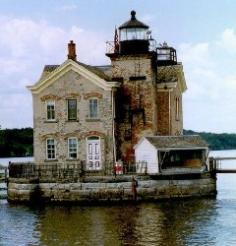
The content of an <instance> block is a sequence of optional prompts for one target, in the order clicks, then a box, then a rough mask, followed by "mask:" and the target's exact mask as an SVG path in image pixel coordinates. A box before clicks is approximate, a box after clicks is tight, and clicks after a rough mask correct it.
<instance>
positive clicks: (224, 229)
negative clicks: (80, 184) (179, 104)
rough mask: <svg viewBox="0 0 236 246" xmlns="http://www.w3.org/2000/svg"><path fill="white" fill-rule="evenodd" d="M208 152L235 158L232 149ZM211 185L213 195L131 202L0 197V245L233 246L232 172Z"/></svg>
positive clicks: (235, 199)
mask: <svg viewBox="0 0 236 246" xmlns="http://www.w3.org/2000/svg"><path fill="white" fill-rule="evenodd" d="M211 155H214V156H236V150H232V151H216V152H212V153H211ZM19 160H20V159H19ZM6 161H9V160H6V159H0V164H3V162H4V163H6ZM223 165H225V166H228V167H230V166H231V167H232V166H233V165H235V166H236V162H232V161H227V162H224V163H223ZM217 186H218V195H217V198H216V199H206V198H198V199H189V200H185V201H169V202H155V203H141V204H136V205H134V204H130V205H127V204H126V205H112V206H108V205H107V206H55V205H53V206H52V205H51V206H49V205H48V206H46V207H40V208H39V207H29V206H23V205H11V204H8V203H7V201H6V200H4V199H2V200H0V245H1V246H2V245H3V246H5V245H7V246H8V245H9V246H15V245H16V246H21V245H50V246H51V245H52V246H53V245H56V246H60V245H63V246H64V245H70V246H71V245H94V246H96V245H99V246H100V245H108V246H113V245H132V246H133V245H147V246H150V245H155V246H156V245H163V246H175V245H176V246H177V245H191V246H195V245H196V246H197V245H207V246H209V245H220V246H222V245H223V246H225V245H226V246H227V245H230V246H232V245H236V174H220V175H218V180H217Z"/></svg>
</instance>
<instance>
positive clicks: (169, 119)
mask: <svg viewBox="0 0 236 246" xmlns="http://www.w3.org/2000/svg"><path fill="white" fill-rule="evenodd" d="M168 92H169V135H171V125H170V124H171V115H170V113H171V109H170V105H171V104H170V89H169V90H168Z"/></svg>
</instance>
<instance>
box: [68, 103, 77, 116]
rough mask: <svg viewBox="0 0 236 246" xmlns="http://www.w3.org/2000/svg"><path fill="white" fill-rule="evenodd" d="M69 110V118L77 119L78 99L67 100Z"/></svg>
mask: <svg viewBox="0 0 236 246" xmlns="http://www.w3.org/2000/svg"><path fill="white" fill-rule="evenodd" d="M67 109H68V110H67V112H68V120H76V119H77V100H76V99H68V101H67Z"/></svg>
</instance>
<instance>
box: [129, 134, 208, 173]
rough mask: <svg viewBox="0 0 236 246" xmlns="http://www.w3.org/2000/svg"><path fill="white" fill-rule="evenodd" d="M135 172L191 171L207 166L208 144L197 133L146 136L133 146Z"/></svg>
mask: <svg viewBox="0 0 236 246" xmlns="http://www.w3.org/2000/svg"><path fill="white" fill-rule="evenodd" d="M134 150H135V161H136V163H137V172H139V173H142V172H144V169H141V168H140V167H139V163H142V164H143V163H146V169H145V172H146V173H148V174H157V173H164V172H168V171H172V172H191V170H195V171H196V170H199V171H200V170H205V169H206V167H207V156H208V144H207V143H206V142H205V141H204V140H203V139H202V138H201V137H200V136H198V135H186V136H184V135H182V136H148V137H143V138H141V139H140V141H139V142H138V143H137V144H136V145H135V146H134Z"/></svg>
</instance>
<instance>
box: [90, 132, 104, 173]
mask: <svg viewBox="0 0 236 246" xmlns="http://www.w3.org/2000/svg"><path fill="white" fill-rule="evenodd" d="M93 138H94V139H93ZM89 142H91V144H94V143H95V144H96V142H97V144H99V150H96V145H95V152H97V153H94V154H95V156H92V153H89V152H90V150H89V145H90V143H89ZM86 154H87V164H86V169H87V170H90V171H99V170H102V163H101V159H102V158H101V157H102V156H101V154H102V153H101V139H100V137H97V136H90V137H87V139H86ZM96 156H97V158H98V159H96ZM96 163H98V164H99V165H98V164H96Z"/></svg>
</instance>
